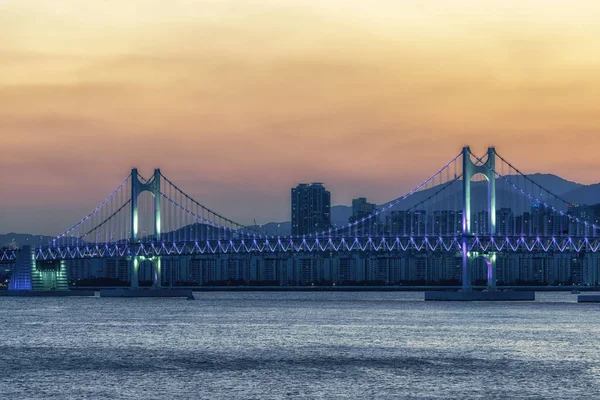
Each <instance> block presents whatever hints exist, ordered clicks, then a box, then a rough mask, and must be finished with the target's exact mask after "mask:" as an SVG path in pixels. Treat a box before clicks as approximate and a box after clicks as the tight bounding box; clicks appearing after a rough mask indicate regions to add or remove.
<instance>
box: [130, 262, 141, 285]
mask: <svg viewBox="0 0 600 400" xmlns="http://www.w3.org/2000/svg"><path fill="white" fill-rule="evenodd" d="M139 271H140V258H139V257H137V256H133V257H132V259H131V274H130V277H131V278H130V279H131V280H130V282H129V287H131V288H138V287H139V285H140V278H139Z"/></svg>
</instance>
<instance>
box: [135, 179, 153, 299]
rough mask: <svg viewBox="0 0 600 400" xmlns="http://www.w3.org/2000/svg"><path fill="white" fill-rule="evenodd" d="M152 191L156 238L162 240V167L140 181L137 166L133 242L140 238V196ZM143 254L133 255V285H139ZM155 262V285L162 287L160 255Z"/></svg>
mask: <svg viewBox="0 0 600 400" xmlns="http://www.w3.org/2000/svg"><path fill="white" fill-rule="evenodd" d="M146 191H147V192H150V193H152V195H153V196H154V240H155V241H157V242H158V241H160V198H161V194H160V169H155V170H154V174H153V175H152V177H151V178H150V179H149V180H148V181H147V182H142V181H140V177H139V175H138V171H137V168H133V169H132V170H131V243H137V242H138V241H139V239H138V197H139V195H140V194H142V193H143V192H146ZM141 260H142V257H141V256H136V255H133V256H132V262H131V274H130V276H131V287H134V288H137V287H138V272H139V267H140V261H141ZM152 261H153V264H154V287H155V288H160V286H161V278H160V269H161V265H160V257H159V256H157V257H153V260H152Z"/></svg>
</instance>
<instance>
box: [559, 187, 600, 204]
mask: <svg viewBox="0 0 600 400" xmlns="http://www.w3.org/2000/svg"><path fill="white" fill-rule="evenodd" d="M561 197H563V198H564V199H565V200H567V201H569V202H571V203H579V204H596V203H600V183H596V184H594V185H581V186H580V187H578V188H576V189H574V190H571V191H569V192H567V193H564V194H562V195H561Z"/></svg>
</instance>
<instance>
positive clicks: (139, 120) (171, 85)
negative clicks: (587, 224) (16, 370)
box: [0, 0, 600, 233]
mask: <svg viewBox="0 0 600 400" xmlns="http://www.w3.org/2000/svg"><path fill="white" fill-rule="evenodd" d="M575 3H576V6H575V5H572V6H570V7H566V6H562V5H560V4H558V3H548V2H542V1H527V2H521V3H520V4H519V5H510V6H507V5H505V4H504V3H503V2H500V1H494V2H491V3H490V4H486V5H485V6H484V5H473V4H469V3H468V2H462V1H455V2H452V3H448V4H437V2H435V3H434V2H429V3H427V2H426V3H420V4H419V5H413V4H410V3H408V2H383V3H380V4H378V5H376V6H373V5H367V4H364V5H362V4H347V3H345V2H344V3H341V2H337V1H330V2H318V3H317V2H315V3H312V4H310V5H307V3H306V2H299V1H294V2H286V4H285V5H280V4H278V3H276V2H272V1H266V0H264V1H258V2H255V3H253V4H252V6H249V5H245V4H244V3H243V2H236V1H233V2H228V3H220V2H200V3H196V4H191V3H189V2H178V1H175V2H172V3H170V6H169V7H161V6H159V5H157V4H147V3H144V7H142V3H141V2H138V3H136V2H130V3H128V5H127V6H123V5H121V4H117V2H103V3H99V4H88V5H86V6H85V7H83V6H81V5H78V3H77V2H74V1H62V2H56V3H51V2H31V1H19V2H15V1H8V2H2V4H1V5H0V23H2V26H3V36H4V37H5V38H7V39H8V40H5V41H3V43H2V44H0V54H2V62H1V63H0V70H1V72H2V74H0V102H2V103H3V107H2V110H0V131H1V132H2V143H3V148H4V155H3V157H2V158H1V159H0V168H2V170H3V171H6V173H5V178H4V180H3V190H2V194H1V195H0V226H1V227H2V230H3V231H6V232H9V231H21V232H27V231H30V232H31V231H35V233H56V232H57V231H60V230H61V229H64V227H65V225H69V223H70V221H73V222H76V221H77V220H78V219H79V218H80V217H81V215H85V214H86V213H87V212H89V211H90V207H95V205H97V203H98V202H99V201H100V200H102V199H103V198H104V197H103V196H105V194H106V193H107V192H109V191H110V190H113V189H114V185H115V184H116V183H117V182H120V181H121V180H122V179H123V177H124V176H126V174H127V172H128V170H129V169H130V168H131V167H134V166H136V167H139V168H140V172H141V173H143V174H144V173H145V174H149V173H150V171H151V170H152V168H155V167H160V168H162V170H163V171H165V172H167V173H168V175H169V176H173V177H176V178H177V183H178V184H180V185H181V186H182V187H185V188H186V190H188V191H190V193H191V194H193V195H194V197H195V198H197V199H199V200H201V201H202V202H203V203H205V204H206V205H208V206H210V207H214V208H216V209H218V210H219V211H220V212H222V213H224V214H226V215H228V216H231V218H233V219H236V220H241V221H244V222H246V223H250V222H252V219H254V218H256V219H257V220H259V221H263V222H267V221H278V220H279V221H282V220H288V219H289V205H288V191H289V188H290V187H292V186H294V185H296V184H297V183H301V182H311V181H315V180H318V181H323V182H325V183H326V184H327V185H328V188H329V189H330V190H331V191H332V193H333V198H332V204H349V203H350V201H351V199H352V198H357V197H360V196H365V195H367V196H368V197H369V199H370V200H371V201H373V202H375V203H377V204H381V203H384V202H385V201H388V200H390V199H393V198H395V197H397V196H399V195H401V194H403V193H405V192H406V191H408V190H410V189H412V188H413V187H414V186H415V184H418V183H420V181H421V180H422V179H423V178H424V177H427V176H429V175H430V174H431V173H432V172H434V171H433V170H434V169H435V168H437V167H440V166H441V165H440V164H441V162H442V161H446V160H447V159H448V158H450V157H452V156H453V155H454V153H455V152H456V153H458V151H459V150H460V147H461V146H462V145H464V144H470V145H471V146H472V148H473V150H474V151H475V152H476V153H477V154H483V152H484V149H485V147H486V146H487V145H490V144H493V145H495V146H496V147H497V148H498V149H501V151H502V152H503V154H505V155H506V156H507V158H510V159H515V160H520V163H519V165H520V167H521V168H522V170H523V171H524V172H528V173H534V172H541V173H554V174H557V175H560V176H562V177H564V178H566V179H569V180H571V181H576V182H582V183H586V184H591V183H596V182H597V181H598V179H597V178H596V173H595V171H596V170H597V163H596V161H595V158H596V157H595V153H594V149H595V148H597V145H598V144H600V138H599V136H598V135H597V131H598V128H599V127H600V126H599V125H598V121H597V118H595V112H596V111H595V110H596V109H597V107H598V104H597V101H598V100H597V98H598V97H597V96H596V94H597V93H598V89H599V88H598V83H597V80H596V79H594V74H595V71H596V69H597V65H598V56H597V54H600V51H597V50H598V49H597V44H596V41H595V40H593V39H594V38H595V37H596V36H597V34H598V33H600V27H598V26H597V24H596V23H595V18H594V16H595V15H598V12H597V11H599V10H598V8H599V7H600V6H598V4H596V3H594V2H592V1H577V2H575ZM57 4H61V5H63V6H62V7H57ZM434 6H435V7H434ZM492 11H493V12H492ZM573 21H577V23H574V22H573ZM49 32H52V34H50V33H49ZM42 33H43V34H42ZM516 143H518V146H517V145H515V144H516ZM567 149H568V150H567ZM574 153H576V154H577V157H573V154H574ZM242 197H243V198H244V202H243V203H244V204H243V206H244V207H242V204H241V203H240V198H242ZM242 208H244V209H245V210H242ZM33 224H36V226H37V229H34V227H33V226H32V225H33Z"/></svg>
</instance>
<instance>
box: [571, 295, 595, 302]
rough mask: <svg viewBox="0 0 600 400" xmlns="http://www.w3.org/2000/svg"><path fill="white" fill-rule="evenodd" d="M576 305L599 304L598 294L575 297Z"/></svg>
mask: <svg viewBox="0 0 600 400" xmlns="http://www.w3.org/2000/svg"><path fill="white" fill-rule="evenodd" d="M577 302H578V303H600V294H582V295H579V296H577Z"/></svg>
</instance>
